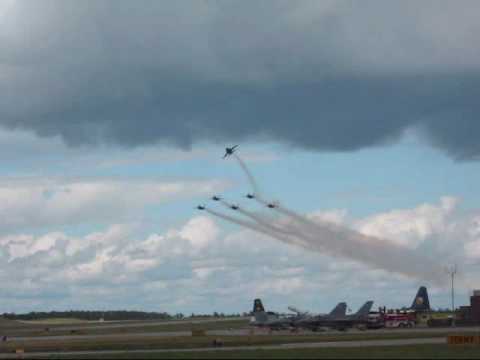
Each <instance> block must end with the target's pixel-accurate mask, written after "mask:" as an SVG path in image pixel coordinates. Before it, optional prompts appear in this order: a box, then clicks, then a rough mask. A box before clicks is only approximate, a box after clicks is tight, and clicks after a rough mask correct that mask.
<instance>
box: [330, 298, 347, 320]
mask: <svg viewBox="0 0 480 360" xmlns="http://www.w3.org/2000/svg"><path fill="white" fill-rule="evenodd" d="M346 312H347V303H344V302H341V303H338V304H337V306H335V308H334V309H333V310H332V311H331V312H330V314H329V315H330V316H334V317H338V316H345V313H346Z"/></svg>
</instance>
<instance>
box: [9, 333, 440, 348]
mask: <svg viewBox="0 0 480 360" xmlns="http://www.w3.org/2000/svg"><path fill="white" fill-rule="evenodd" d="M429 337H444V335H441V334H440V335H439V334H438V333H435V334H434V336H432V334H429V333H425V334H407V333H405V334H352V335H341V336H337V335H306V336H305V335H296V336H292V335H275V336H269V335H260V336H258V335H256V336H221V337H216V336H199V337H192V336H177V337H153V338H152V337H131V338H127V339H125V338H124V337H118V338H115V337H112V338H110V337H109V338H101V337H100V338H93V339H74V338H70V339H60V338H59V339H38V340H29V341H8V342H5V343H1V344H0V352H3V353H9V352H13V351H15V349H24V350H25V351H26V352H38V351H85V350H136V349H137V350H138V349H188V348H209V347H211V346H212V342H213V341H214V340H215V339H217V338H220V339H221V340H222V341H223V343H224V346H226V347H227V346H228V347H230V346H251V345H278V344H289V343H313V342H331V341H355V340H390V339H412V338H416V339H418V338H429Z"/></svg>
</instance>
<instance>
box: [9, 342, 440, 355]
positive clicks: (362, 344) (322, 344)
mask: <svg viewBox="0 0 480 360" xmlns="http://www.w3.org/2000/svg"><path fill="white" fill-rule="evenodd" d="M446 343H447V341H446V338H425V339H396V340H361V341H332V342H313V343H297V344H295V343H293V344H280V345H258V346H235V347H217V348H194V349H159V350H154V349H151V350H128V351H125V350H102V351H66V352H32V353H25V354H23V355H22V357H23V358H29V359H30V358H48V357H51V356H57V357H58V356H62V357H69V356H78V357H81V356H95V355H98V356H102V355H120V354H122V355H124V354H155V353H175V352H209V351H222V352H223V351H226V352H228V351H238V350H242V351H245V350H246V351H253V350H278V349H316V348H355V347H375V346H408V345H423V344H446ZM18 358H19V354H14V353H12V354H5V353H3V354H0V359H18Z"/></svg>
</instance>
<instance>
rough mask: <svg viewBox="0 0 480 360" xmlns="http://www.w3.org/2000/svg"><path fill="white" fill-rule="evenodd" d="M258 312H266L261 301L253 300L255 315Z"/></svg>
mask: <svg viewBox="0 0 480 360" xmlns="http://www.w3.org/2000/svg"><path fill="white" fill-rule="evenodd" d="M257 312H265V308H264V307H263V304H262V300H261V299H255V300H253V313H254V314H255V313H257Z"/></svg>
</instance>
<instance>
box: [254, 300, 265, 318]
mask: <svg viewBox="0 0 480 360" xmlns="http://www.w3.org/2000/svg"><path fill="white" fill-rule="evenodd" d="M253 317H254V319H255V322H257V323H261V322H264V321H267V319H268V315H267V313H266V312H265V308H264V307H263V304H262V300H260V299H255V300H253Z"/></svg>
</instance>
